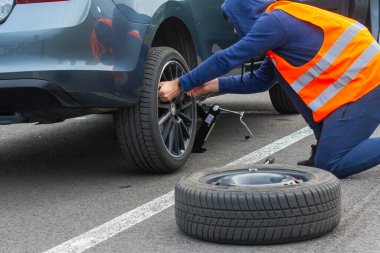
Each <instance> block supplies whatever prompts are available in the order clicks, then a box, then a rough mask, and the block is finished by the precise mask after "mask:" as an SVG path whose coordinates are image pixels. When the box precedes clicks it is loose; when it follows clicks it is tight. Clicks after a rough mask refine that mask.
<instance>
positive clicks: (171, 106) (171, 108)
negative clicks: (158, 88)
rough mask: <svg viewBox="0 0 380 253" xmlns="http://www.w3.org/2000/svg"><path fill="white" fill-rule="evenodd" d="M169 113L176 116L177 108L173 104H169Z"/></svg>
mask: <svg viewBox="0 0 380 253" xmlns="http://www.w3.org/2000/svg"><path fill="white" fill-rule="evenodd" d="M170 112H171V113H172V115H173V116H174V115H176V114H177V107H176V105H175V104H174V103H173V102H172V103H170Z"/></svg>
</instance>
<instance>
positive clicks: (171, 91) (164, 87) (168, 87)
mask: <svg viewBox="0 0 380 253" xmlns="http://www.w3.org/2000/svg"><path fill="white" fill-rule="evenodd" d="M179 94H181V88H180V86H179V81H178V79H176V80H173V81H168V82H161V83H160V91H159V92H158V97H159V98H160V100H161V101H162V102H169V101H172V100H173V99H174V98H176V97H177V96H178V95H179Z"/></svg>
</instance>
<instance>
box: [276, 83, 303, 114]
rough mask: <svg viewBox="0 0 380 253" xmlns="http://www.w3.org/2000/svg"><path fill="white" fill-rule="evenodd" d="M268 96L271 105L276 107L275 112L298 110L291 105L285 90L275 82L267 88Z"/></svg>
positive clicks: (285, 112)
mask: <svg viewBox="0 0 380 253" xmlns="http://www.w3.org/2000/svg"><path fill="white" fill-rule="evenodd" d="M269 96H270V100H271V102H272V105H273V107H274V109H276V111H277V112H279V113H283V114H297V113H299V112H298V110H297V109H296V108H295V106H294V105H293V103H292V101H290V99H289V98H288V96H287V95H286V93H285V91H284V90H283V89H282V88H281V86H280V85H279V84H278V83H276V84H275V85H274V86H273V87H272V88H271V89H270V90H269Z"/></svg>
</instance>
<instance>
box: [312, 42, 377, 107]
mask: <svg viewBox="0 0 380 253" xmlns="http://www.w3.org/2000/svg"><path fill="white" fill-rule="evenodd" d="M379 51H380V46H379V44H378V43H377V42H373V43H372V44H371V45H370V46H369V47H368V48H367V49H366V50H365V51H364V52H363V54H362V55H360V57H359V58H358V59H357V60H356V61H355V62H354V64H352V65H351V67H350V68H349V69H348V70H347V71H346V72H345V73H344V75H343V76H341V77H340V78H339V79H338V80H337V81H336V82H335V83H333V84H332V85H331V86H330V87H328V88H327V89H326V90H325V91H324V92H323V93H322V94H320V95H319V97H317V98H316V99H315V100H314V101H313V102H311V103H310V104H309V105H308V106H309V107H310V109H311V110H312V111H313V112H316V111H317V110H318V109H319V108H321V107H322V106H323V105H324V104H326V103H327V102H329V101H330V100H331V99H332V98H333V97H334V96H335V95H336V94H338V92H339V91H341V90H342V89H343V88H344V87H345V86H346V85H347V84H348V83H349V82H351V81H352V80H353V79H354V78H355V77H356V76H357V75H358V74H359V73H360V72H361V71H362V70H363V68H365V67H366V66H367V64H368V63H369V62H370V61H371V60H372V59H373V58H374V57H375V56H376V54H377V53H378V52H379Z"/></svg>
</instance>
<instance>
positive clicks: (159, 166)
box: [114, 47, 197, 172]
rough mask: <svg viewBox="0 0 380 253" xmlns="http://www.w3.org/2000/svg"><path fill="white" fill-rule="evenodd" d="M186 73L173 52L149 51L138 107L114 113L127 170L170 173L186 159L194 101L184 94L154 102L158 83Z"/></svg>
mask: <svg viewBox="0 0 380 253" xmlns="http://www.w3.org/2000/svg"><path fill="white" fill-rule="evenodd" d="M188 70H189V69H188V66H187V64H186V61H185V60H184V59H183V57H182V56H181V55H180V54H179V53H178V52H177V51H176V50H174V49H172V48H166V47H157V48H152V49H151V50H150V53H149V57H148V59H147V63H146V69H145V74H144V81H143V84H142V88H141V93H140V94H141V95H140V100H139V104H138V105H137V106H136V107H134V108H124V109H120V110H119V111H117V112H115V114H114V121H115V126H116V136H117V138H118V140H119V142H120V145H121V147H122V150H123V152H124V154H125V156H126V159H127V160H128V163H127V166H128V167H134V168H136V169H139V170H142V171H147V172H172V171H175V170H177V169H178V168H180V167H181V166H182V165H183V164H184V163H185V162H186V161H187V160H188V158H189V156H190V153H191V150H192V146H193V143H194V138H195V133H196V119H197V114H196V104H195V100H194V99H193V98H191V97H189V96H187V95H186V94H185V93H182V94H180V96H178V97H177V98H175V99H174V100H173V101H172V102H168V103H162V102H160V100H159V99H158V90H159V82H161V81H170V80H173V79H175V78H178V77H180V76H182V75H183V74H185V73H186V72H188Z"/></svg>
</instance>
